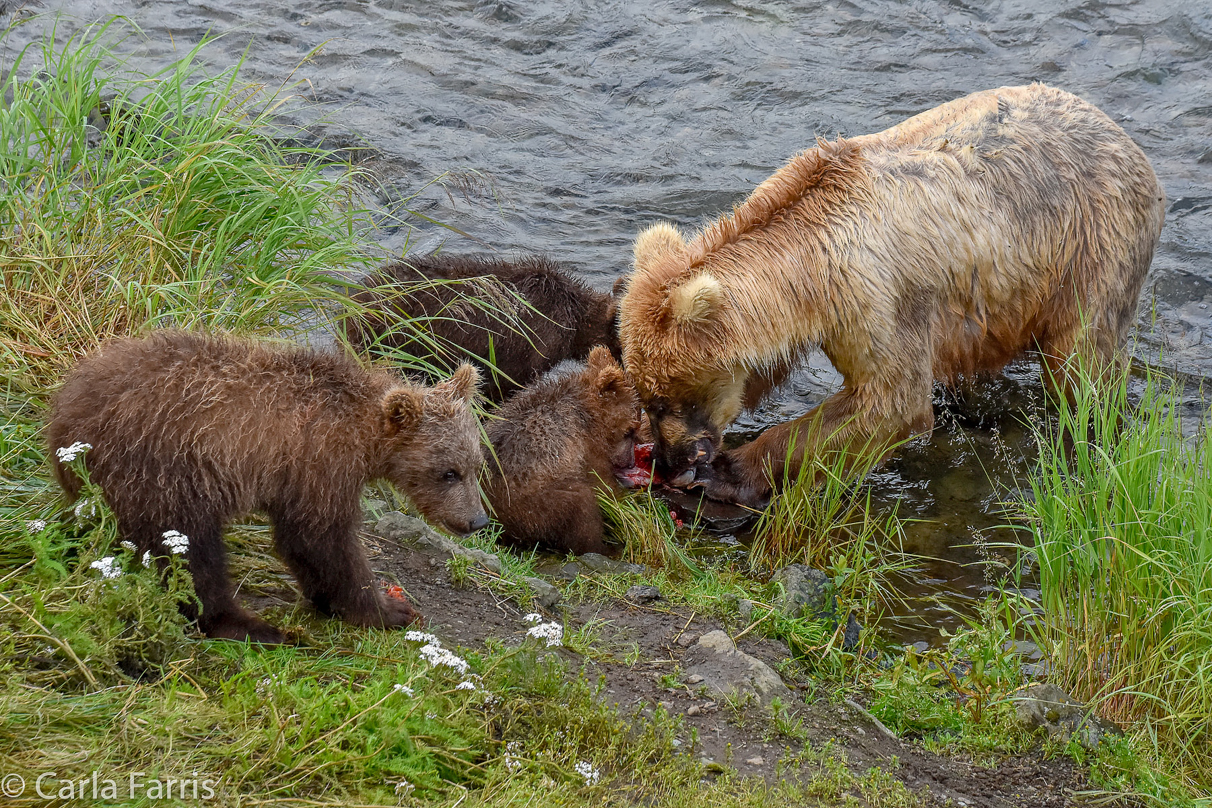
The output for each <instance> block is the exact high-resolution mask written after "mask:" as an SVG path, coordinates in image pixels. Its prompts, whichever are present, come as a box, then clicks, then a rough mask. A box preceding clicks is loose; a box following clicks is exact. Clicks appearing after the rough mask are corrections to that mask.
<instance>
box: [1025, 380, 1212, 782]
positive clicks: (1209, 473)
mask: <svg viewBox="0 0 1212 808" xmlns="http://www.w3.org/2000/svg"><path fill="white" fill-rule="evenodd" d="M1129 381H1130V377H1129V376H1128V374H1127V373H1123V374H1121V375H1119V376H1117V377H1115V378H1113V379H1112V380H1110V381H1109V382H1106V383H1097V384H1096V383H1094V382H1092V381H1090V380H1087V381H1086V383H1085V384H1084V385H1082V386H1080V387H1079V388H1078V389H1077V391H1076V393H1075V396H1074V398H1075V400H1074V402H1073V406H1072V408H1065V409H1062V410H1061V411H1060V413H1059V415H1058V416H1057V417H1058V420H1057V422H1056V423H1055V426H1051V427H1049V426H1045V427H1041V428H1040V429H1039V434H1038V441H1039V444H1040V447H1041V449H1040V460H1039V473H1038V474H1037V475H1036V476H1035V477H1034V478H1033V480H1032V494H1033V496H1032V497H1031V499H1030V500H1028V501H1024V502H1021V503H1020V506H1021V507H1022V509H1023V510H1024V511H1025V512H1026V514H1027V516H1028V521H1029V525H1030V530H1031V533H1032V538H1033V552H1034V554H1035V557H1036V559H1037V563H1038V567H1039V580H1040V589H1041V591H1042V604H1041V605H1042V606H1043V615H1042V617H1041V618H1040V619H1039V621H1038V623H1037V625H1036V628H1035V631H1036V633H1037V634H1038V636H1039V640H1040V642H1041V643H1042V645H1043V647H1044V648H1045V650H1046V652H1047V654H1048V657H1049V659H1051V660H1052V661H1053V662H1054V664H1055V665H1056V677H1057V679H1058V680H1059V683H1060V684H1062V685H1063V686H1065V687H1066V688H1068V689H1069V690H1070V692H1071V693H1072V694H1073V695H1074V696H1075V697H1077V698H1079V699H1082V700H1085V701H1092V702H1094V703H1095V704H1096V705H1097V709H1098V711H1099V712H1100V713H1101V714H1102V715H1104V716H1106V717H1108V718H1111V719H1113V720H1115V721H1117V722H1119V723H1120V724H1123V725H1126V726H1127V727H1129V728H1130V729H1131V730H1133V731H1134V732H1136V733H1138V734H1139V735H1140V736H1141V737H1143V738H1145V739H1147V741H1148V745H1150V746H1152V747H1153V750H1154V754H1155V756H1156V758H1157V759H1158V760H1159V761H1164V762H1165V764H1166V765H1167V766H1168V767H1173V770H1174V771H1175V772H1176V773H1177V774H1178V776H1179V777H1180V778H1181V779H1182V780H1183V781H1185V782H1186V783H1187V784H1188V786H1190V787H1191V788H1194V789H1202V790H1208V789H1212V755H1209V753H1208V749H1209V748H1212V433H1210V432H1209V431H1208V430H1207V429H1205V428H1203V427H1200V428H1199V429H1198V431H1195V432H1194V434H1193V435H1192V436H1191V437H1189V438H1184V437H1183V434H1182V426H1183V425H1182V420H1181V417H1180V414H1179V413H1180V411H1181V410H1180V406H1179V404H1180V400H1181V390H1177V389H1174V388H1173V387H1171V386H1169V385H1168V384H1166V383H1165V382H1164V380H1163V379H1162V378H1159V377H1158V376H1156V375H1154V374H1151V373H1150V374H1148V375H1147V376H1146V378H1145V379H1144V389H1143V390H1141V391H1140V395H1139V402H1136V396H1134V395H1133V394H1132V392H1131V390H1132V388H1131V386H1130V384H1129Z"/></svg>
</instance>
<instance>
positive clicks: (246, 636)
mask: <svg viewBox="0 0 1212 808" xmlns="http://www.w3.org/2000/svg"><path fill="white" fill-rule="evenodd" d="M205 631H206V636H207V637H210V638H211V639H212V640H236V641H237V642H244V641H248V642H255V643H260V644H261V645H281V644H282V643H284V642H286V635H285V634H283V633H282V632H281V631H279V630H278V629H276V628H274V627H273V626H271V625H270V624H269V623H266V622H265V621H264V620H262V619H261V618H259V617H255V616H253V615H251V614H239V615H228V616H225V617H221V618H219V619H218V620H216V621H215V622H214V623H212V624H210V625H208V626H207V627H206V629H205Z"/></svg>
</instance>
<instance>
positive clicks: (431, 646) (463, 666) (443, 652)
mask: <svg viewBox="0 0 1212 808" xmlns="http://www.w3.org/2000/svg"><path fill="white" fill-rule="evenodd" d="M404 639H406V640H408V641H409V642H423V643H425V645H423V646H422V647H421V650H420V651H418V652H417V653H419V654H420V655H421V658H422V659H424V660H425V661H426V662H428V663H429V664H430V665H433V666H434V667H435V668H436V667H438V666H439V665H445V666H446V667H448V668H454V669H455V670H457V671H458V672H459V673H467V667H468V666H467V660H466V659H463V657H461V656H458V655H457V654H455V653H453V652H451V651H448V650H447V649H445V648H443V647H442V643H441V642H440V641H439V640H438V638H437V637H435V636H433V635H432V634H426V633H425V632H424V631H406V632H404Z"/></svg>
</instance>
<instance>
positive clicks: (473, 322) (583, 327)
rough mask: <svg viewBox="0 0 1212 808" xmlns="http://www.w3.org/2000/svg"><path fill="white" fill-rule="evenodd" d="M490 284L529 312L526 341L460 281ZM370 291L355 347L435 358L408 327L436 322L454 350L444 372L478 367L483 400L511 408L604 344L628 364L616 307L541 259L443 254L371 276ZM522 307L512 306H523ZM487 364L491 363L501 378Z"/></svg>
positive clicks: (439, 338)
mask: <svg viewBox="0 0 1212 808" xmlns="http://www.w3.org/2000/svg"><path fill="white" fill-rule="evenodd" d="M485 277H487V278H492V279H494V280H495V281H496V282H497V283H498V284H499V285H500V286H503V287H504V288H505V290H507V291H509V292H511V293H513V294H514V295H516V296H517V298H520V299H521V300H522V301H525V302H526V303H527V304H529V307H527V306H520V307H519V310H518V311H517V320H518V323H519V324H520V325H521V326H522V332H521V333H520V332H519V330H517V329H516V328H511V327H509V326H508V325H506V324H505V322H503V321H502V320H501V319H500V318H495V317H494V316H493V315H491V314H490V313H488V312H486V311H485V310H484V309H483V308H479V307H475V306H472V305H469V304H467V303H466V299H467V297H468V295H474V294H475V286H474V285H473V284H465V283H462V282H465V281H469V280H471V279H475V278H485ZM425 281H431V282H432V283H425ZM364 284H365V288H363V289H361V290H359V291H357V292H356V293H355V294H354V295H353V297H354V300H356V301H357V302H358V303H360V304H362V305H363V306H365V307H366V310H365V312H364V313H363V314H361V315H360V316H358V317H352V318H350V319H348V320H346V333H347V334H348V335H349V340H350V342H351V343H352V344H353V345H354V346H356V347H357V348H358V349H359V350H362V351H369V352H371V353H374V354H382V353H383V352H384V351H385V350H403V351H405V352H407V353H410V354H413V355H416V356H422V355H424V356H432V355H433V354H434V351H435V350H437V349H436V348H435V345H434V344H432V343H427V342H425V341H422V340H417V339H415V338H414V336H413V334H412V333H411V332H410V331H409V330H408V329H403V328H401V324H402V321H405V320H407V319H411V318H415V317H425V318H430V319H428V321H427V324H426V328H427V330H428V332H429V333H430V334H432V336H433V337H434V340H435V342H437V343H438V344H439V345H441V346H445V347H446V348H447V349H448V351H449V353H448V355H438V356H433V358H434V359H436V360H437V364H439V365H441V366H445V367H450V366H451V364H452V363H453V362H462V361H470V362H473V363H475V364H477V365H479V366H480V367H481V369H483V370H484V371H485V372H486V373H489V374H490V375H489V379H490V381H489V383H488V384H486V385H485V388H486V391H485V395H487V396H488V398H490V399H492V400H493V401H497V402H500V401H503V400H504V399H505V398H506V397H507V396H509V395H510V394H511V393H513V392H514V391H515V390H517V389H518V388H520V387H525V386H526V385H528V384H530V383H531V382H533V381H534V380H535V379H537V378H538V377H539V376H541V375H542V374H544V373H546V372H547V371H548V370H551V369H552V368H553V367H555V366H556V365H557V364H559V363H560V362H562V361H563V360H565V359H584V358H585V356H586V355H588V353H589V349H590V348H592V347H593V346H595V345H606V346H608V347H609V348H610V349H611V351H612V352H613V353H614V355H615V356H616V357H618V356H619V355H620V354H619V340H618V334H617V331H616V328H615V309H616V305H615V301H614V298H612V297H611V296H610V295H607V294H602V293H600V292H595V291H593V290H592V289H590V288H589V287H588V286H586V285H585V284H583V283H581V282H580V281H578V280H576V279H575V278H573V277H572V276H571V275H570V274H569V273H568V271H567V270H566V269H565V268H564V267H562V266H561V265H559V264H557V263H556V262H554V261H551V260H549V259H547V258H543V257H540V256H529V257H525V258H522V259H520V260H518V261H502V260H499V259H495V258H489V257H482V256H469V255H445V254H443V255H431V256H425V257H417V258H412V257H410V258H409V259H408V260H407V261H405V262H401V263H395V264H389V265H387V266H385V267H383V268H382V269H380V270H378V271H377V272H375V273H372V274H371V275H370V277H368V278H367V279H366V280H365V281H364ZM517 298H512V299H511V301H509V302H513V303H515V304H516V303H517V302H518V301H517ZM486 360H491V364H492V365H493V366H495V368H496V371H497V372H496V373H492V372H491V370H492V369H491V368H490V367H489V366H488V363H487V362H486Z"/></svg>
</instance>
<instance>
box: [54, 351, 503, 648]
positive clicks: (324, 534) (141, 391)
mask: <svg viewBox="0 0 1212 808" xmlns="http://www.w3.org/2000/svg"><path fill="white" fill-rule="evenodd" d="M477 381H478V379H477V372H476V370H475V368H473V367H471V366H470V365H465V366H463V367H461V368H459V370H458V371H457V372H456V373H455V374H454V376H452V377H451V378H450V379H449V380H448V381H445V382H443V383H441V384H439V385H437V386H436V387H433V388H425V387H419V386H415V385H412V384H408V383H406V382H404V381H403V380H401V379H400V378H399V377H398V376H396V375H394V374H391V373H388V372H384V371H368V370H366V369H364V368H362V367H361V366H360V365H358V364H357V362H355V361H354V360H353V359H351V358H349V357H347V356H343V355H338V354H332V353H323V352H319V351H313V350H307V349H302V348H294V347H278V346H272V345H269V344H261V343H256V342H251V341H247V340H239V339H235V338H224V337H216V336H206V335H202V334H193V333H188V332H183V331H161V332H158V333H155V334H153V335H152V336H150V337H147V338H145V339H119V340H114V341H112V342H107V343H106V344H104V345H103V346H102V347H101V348H100V349H99V350H98V351H97V352H96V353H93V354H92V355H90V356H88V357H86V358H85V359H84V360H83V361H82V362H81V363H80V364H79V366H78V367H77V368H76V369H75V370H74V371H73V372H72V373H71V374H70V375H69V376H68V378H67V381H66V382H65V383H64V385H63V388H62V389H61V390H60V391H59V392H58V394H56V396H55V398H54V401H53V406H52V413H51V420H50V424H49V426H48V428H47V438H48V440H49V443H50V448H51V454H52V457H54V456H55V450H56V449H58V448H59V447H63V446H68V445H70V444H73V443H77V442H80V443H88V444H91V445H92V448H91V449H89V450H88V453H87V454H86V455H85V466H86V468H87V469H88V471H89V474H90V476H91V478H92V480H93V481H94V482H95V483H97V484H98V485H99V486H100V487H101V489H102V491H103V492H104V493H105V498H106V500H107V501H108V502H109V504H110V506H111V507H112V508H113V511H114V514H115V516H116V517H117V519H118V529H119V532H120V533H121V534H122V537H123V538H124V539H126V540H128V541H130V542H133V543H134V544H135V545H136V546H137V547H138V549H139V552H145V551H148V550H150V551H151V553H152V555H154V556H158V555H165V554H166V553H167V549H166V548H165V546H164V543H163V536H164V534H165V532H166V531H178V532H180V533H183V534H185V535H186V536H187V537H188V540H189V548H188V550H187V552H186V561H187V563H188V566H189V570H190V572H191V573H192V575H193V579H194V588H195V591H196V592H197V595H198V599H199V600H200V601H201V604H202V610H201V614H200V615H199V614H191V615H190V617H196V618H197V619H198V622H199V625H200V627H201V628H202V630H203V631H205V632H206V634H207V635H208V636H210V637H223V638H227V639H236V640H243V639H250V640H253V641H255V642H264V643H276V642H281V641H282V640H283V635H282V634H281V632H279V631H278V630H277V629H276V628H274V627H272V626H270V625H269V624H268V623H265V622H264V621H262V620H261V619H259V618H257V617H256V616H254V615H252V614H251V613H249V612H247V611H245V610H244V609H243V608H242V607H241V606H240V605H239V604H237V602H236V599H235V597H234V594H233V591H232V585H231V581H230V580H229V578H228V574H227V562H226V557H225V551H224V547H223V539H222V531H223V526H224V525H225V524H226V523H227V522H228V521H230V520H231V519H233V518H235V517H237V516H241V515H243V514H246V513H248V512H249V511H254V510H256V511H264V512H265V513H266V514H268V516H269V518H270V520H271V521H272V523H273V536H274V545H275V547H276V548H277V551H278V553H279V554H280V555H281V557H282V559H283V560H284V561H285V562H286V564H287V566H289V567H290V569H291V571H292V572H293V573H294V575H295V578H296V579H298V581H299V585H300V587H301V588H302V590H303V593H304V595H306V596H307V597H308V598H309V599H310V600H311V602H312V603H313V604H315V606H316V607H317V608H318V609H320V610H321V611H323V612H325V613H329V614H336V615H339V616H341V617H342V618H344V619H345V620H348V621H349V622H351V623H354V624H356V625H361V626H382V627H393V626H405V625H408V624H409V623H412V622H413V621H415V620H417V619H418V618H419V615H418V614H417V612H416V611H414V610H413V608H412V606H411V605H410V604H409V603H408V602H407V601H405V600H403V599H397V598H388V597H384V595H383V594H382V592H380V587H379V584H378V581H377V580H376V578H375V576H374V574H373V573H372V572H371V570H370V567H369V565H368V564H367V562H366V556H365V555H364V553H363V551H362V547H361V545H360V544H359V542H358V538H357V530H358V525H359V523H360V522H361V519H362V513H361V507H360V498H361V493H362V488H363V486H364V485H365V484H366V483H367V482H368V481H370V480H374V479H379V478H383V479H387V480H389V481H391V482H392V483H393V484H394V485H395V486H396V487H397V488H399V489H400V491H401V492H403V493H404V494H406V495H408V496H409V497H410V498H412V500H413V502H414V504H415V505H416V506H417V508H419V509H420V511H421V513H423V514H424V515H425V516H427V517H428V518H430V519H433V520H435V521H437V522H440V523H441V524H443V525H445V526H446V527H447V528H449V529H450V530H451V531H453V532H455V533H460V534H466V533H470V532H472V531H474V530H478V529H480V528H482V527H483V526H484V525H485V524H486V523H487V516H486V515H485V513H484V509H483V506H482V504H481V500H480V495H479V491H478V489H477V487H476V476H477V474H478V473H479V471H480V467H481V464H482V463H483V455H482V451H481V447H480V441H479V428H478V423H477V420H476V417H475V415H474V414H473V413H472V411H471V408H470V406H469V403H470V401H471V400H472V398H473V397H474V395H475V392H476V385H477ZM54 462H55V474H56V476H57V477H58V478H59V482H60V483H61V484H62V485H63V488H64V489H65V490H66V491H67V492H68V494H69V496H71V497H75V495H76V494H77V493H78V492H79V490H80V485H81V481H80V480H79V478H77V477H76V475H75V474H73V473H72V472H71V470H70V469H69V468H67V467H65V466H63V465H61V464H60V463H59V462H58V460H57V459H56V460H55V461H54Z"/></svg>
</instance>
